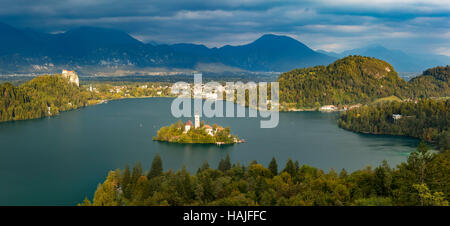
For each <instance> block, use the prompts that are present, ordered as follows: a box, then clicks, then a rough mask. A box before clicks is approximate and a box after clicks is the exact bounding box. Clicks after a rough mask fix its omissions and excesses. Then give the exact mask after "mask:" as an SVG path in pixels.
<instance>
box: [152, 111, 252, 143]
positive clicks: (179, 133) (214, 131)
mask: <svg viewBox="0 0 450 226" xmlns="http://www.w3.org/2000/svg"><path fill="white" fill-rule="evenodd" d="M153 140H155V141H164V142H170V143H182V144H217V145H222V144H236V143H244V142H245V141H244V140H242V139H239V137H238V136H236V135H233V134H231V131H230V128H229V127H227V128H223V127H222V126H219V125H217V124H214V125H212V126H211V125H208V124H206V123H204V122H200V116H199V115H198V114H195V119H194V123H192V121H191V120H188V121H187V122H186V123H183V121H181V120H179V121H178V122H176V123H174V124H171V125H169V126H163V127H161V128H160V129H159V130H158V132H157V133H156V136H154V137H153Z"/></svg>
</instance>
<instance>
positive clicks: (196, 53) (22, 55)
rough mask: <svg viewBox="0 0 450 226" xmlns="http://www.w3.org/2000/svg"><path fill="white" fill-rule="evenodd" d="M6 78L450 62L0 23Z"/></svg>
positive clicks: (0, 62)
mask: <svg viewBox="0 0 450 226" xmlns="http://www.w3.org/2000/svg"><path fill="white" fill-rule="evenodd" d="M0 34H1V36H0V75H1V74H43V73H56V72H60V71H61V69H71V70H76V71H77V72H79V74H81V75H95V74H100V75H134V74H146V73H147V74H149V72H150V74H151V72H155V73H159V72H167V73H170V72H174V71H178V72H182V73H183V72H184V73H191V72H192V71H208V72H218V73H222V72H249V71H250V72H285V71H290V70H292V69H295V68H303V67H312V66H316V65H328V64H329V63H332V62H334V61H335V60H337V59H338V58H342V57H345V56H348V55H362V56H370V57H375V58H378V59H382V60H385V61H387V62H390V63H391V64H392V65H393V66H394V68H395V69H396V70H397V71H399V72H421V71H423V70H425V69H426V68H430V67H434V66H438V65H444V66H445V65H447V64H449V62H450V58H449V57H447V56H439V55H417V54H416V55H413V54H407V53H404V52H402V51H400V50H389V49H386V48H384V47H383V46H380V45H372V46H367V47H364V48H360V49H353V50H348V51H344V52H342V53H333V52H326V51H322V50H318V51H314V50H312V49H311V48H309V47H308V46H306V45H305V44H303V43H301V42H299V41H297V40H295V39H293V38H290V37H288V36H279V35H274V34H266V35H263V36H261V37H260V38H258V39H257V40H255V41H253V42H251V43H248V44H244V45H239V46H231V45H226V46H223V47H220V48H208V47H206V46H205V45H198V44H190V43H180V44H158V43H155V42H150V43H143V42H141V41H139V40H137V39H135V38H133V37H132V36H130V35H129V34H127V33H126V32H123V31H120V30H114V29H108V28H98V27H79V28H75V29H71V30H68V31H66V32H64V33H57V34H48V33H44V32H40V31H36V30H33V29H19V28H15V27H12V26H10V25H7V24H4V23H0Z"/></svg>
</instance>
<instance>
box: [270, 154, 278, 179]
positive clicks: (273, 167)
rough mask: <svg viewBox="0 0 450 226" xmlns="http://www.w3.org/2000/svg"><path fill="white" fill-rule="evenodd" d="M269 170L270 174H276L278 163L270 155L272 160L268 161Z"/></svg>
mask: <svg viewBox="0 0 450 226" xmlns="http://www.w3.org/2000/svg"><path fill="white" fill-rule="evenodd" d="M269 170H270V172H272V175H273V176H275V175H278V164H277V160H275V157H272V160H271V161H270V163H269Z"/></svg>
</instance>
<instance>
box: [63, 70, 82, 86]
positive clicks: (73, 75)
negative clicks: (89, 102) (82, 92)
mask: <svg viewBox="0 0 450 226" xmlns="http://www.w3.org/2000/svg"><path fill="white" fill-rule="evenodd" d="M61 74H62V76H63V77H64V78H68V79H69V81H70V82H71V83H75V84H76V85H77V86H80V79H79V78H78V75H77V73H76V72H75V71H69V70H62V73H61Z"/></svg>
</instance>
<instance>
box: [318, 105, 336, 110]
mask: <svg viewBox="0 0 450 226" xmlns="http://www.w3.org/2000/svg"><path fill="white" fill-rule="evenodd" d="M320 110H321V111H336V110H337V107H336V106H334V105H325V106H322V107H321V108H320Z"/></svg>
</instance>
